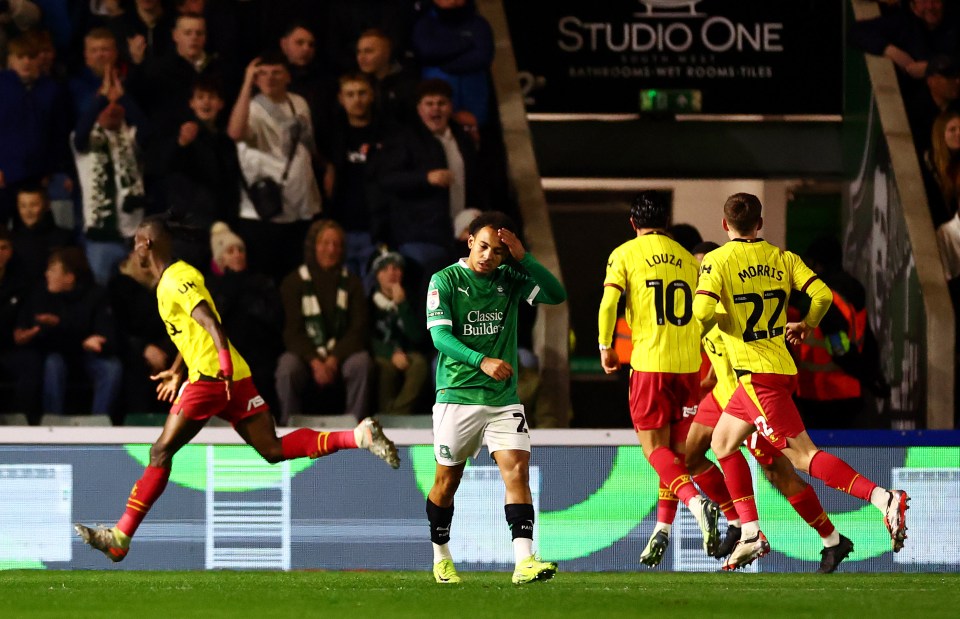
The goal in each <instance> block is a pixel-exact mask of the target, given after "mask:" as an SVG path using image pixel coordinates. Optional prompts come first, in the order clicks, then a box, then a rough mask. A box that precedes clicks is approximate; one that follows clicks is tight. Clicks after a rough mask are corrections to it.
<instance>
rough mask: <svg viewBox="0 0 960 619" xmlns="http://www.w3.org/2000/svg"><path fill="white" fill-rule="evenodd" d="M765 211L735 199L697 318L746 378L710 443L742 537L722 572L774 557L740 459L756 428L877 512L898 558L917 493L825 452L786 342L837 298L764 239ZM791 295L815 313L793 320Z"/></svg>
mask: <svg viewBox="0 0 960 619" xmlns="http://www.w3.org/2000/svg"><path fill="white" fill-rule="evenodd" d="M761 211H762V205H761V204H760V200H759V199H758V198H757V197H756V196H754V195H752V194H748V193H737V194H734V195H732V196H730V197H729V198H727V201H726V203H725V204H724V205H723V222H722V223H723V229H724V230H725V231H726V232H727V236H728V237H729V238H730V241H729V242H728V243H726V244H725V245H724V246H723V247H721V248H719V249H715V250H713V251H712V252H710V253H709V254H707V255H706V256H704V258H703V263H702V264H701V265H700V279H699V282H698V284H697V297H696V300H695V301H694V303H693V314H694V316H696V317H697V319H698V320H700V322H701V323H703V325H704V327H705V328H710V327H712V325H714V324H717V325H719V326H720V330H721V331H722V332H723V337H724V339H723V341H724V343H725V344H726V350H727V354H728V358H729V360H730V364H731V365H732V366H733V369H734V371H735V372H736V375H737V379H738V385H737V388H736V390H735V391H734V392H733V394H732V395H731V396H730V401H729V402H728V403H727V405H726V406H725V407H724V409H723V414H721V415H720V418H719V420H718V421H717V425H716V429H715V430H714V433H713V440H712V443H711V446H712V448H713V453H714V454H716V456H717V460H718V461H719V463H720V466H721V467H722V468H723V475H724V479H725V481H726V485H727V489H728V490H729V491H730V497H731V498H732V499H733V503H734V506H735V507H736V510H737V514H738V515H739V516H740V521H741V525H742V529H741V537H740V541H738V542H737V544H736V546H735V547H734V549H733V552H732V554H731V555H730V557H729V558H728V559H727V562H726V564H725V565H724V566H723V569H725V570H733V569H737V568H740V567H743V566H745V565H748V564H750V563H752V562H753V561H754V560H755V559H757V558H759V557H762V556H763V555H765V554H766V553H767V552H769V551H770V544H769V542H768V541H767V538H766V537H765V536H764V534H763V532H762V531H761V530H760V523H759V516H758V513H757V506H756V503H755V501H754V498H753V480H752V478H751V475H750V468H749V466H748V465H747V461H746V460H745V459H744V457H743V455H742V454H741V453H740V443H741V442H742V441H743V440H744V439H746V438H747V437H748V436H750V435H751V434H752V433H753V432H754V429H756V431H757V432H758V433H759V434H760V435H761V436H763V437H764V438H766V440H767V441H768V442H769V443H770V445H772V446H773V447H775V448H776V449H778V450H780V451H781V452H782V453H783V455H785V456H786V457H787V458H789V459H790V462H791V463H792V464H793V466H794V467H795V468H797V469H799V470H801V471H804V472H806V473H809V474H810V476H812V477H816V478H817V479H820V480H822V481H824V482H825V483H826V484H827V485H829V486H831V487H833V488H836V489H838V490H841V491H843V492H846V493H847V494H850V495H852V496H855V497H857V498H859V499H862V500H864V501H868V502H870V503H871V504H873V505H874V506H875V507H876V508H877V509H879V510H880V512H881V513H882V514H883V521H884V524H885V525H886V527H887V531H888V532H889V533H890V539H891V542H892V547H893V551H894V552H899V551H900V549H901V548H903V542H904V540H905V539H906V537H907V522H906V510H907V502H908V501H909V500H910V497H909V496H907V493H906V492H904V491H902V490H887V489H885V488H882V487H880V486H878V485H877V484H876V483H874V482H873V481H871V480H869V479H867V478H866V477H864V476H862V475H860V474H859V473H858V472H857V471H855V470H853V468H851V467H850V465H849V464H847V463H846V462H844V461H843V460H841V459H840V458H837V457H836V456H834V455H832V454H829V453H827V452H825V451H821V450H819V449H817V447H816V445H814V444H813V441H811V440H810V436H809V435H808V434H807V431H806V428H804V426H803V421H802V420H801V419H800V413H799V412H797V407H796V405H795V404H794V403H793V399H792V398H791V394H792V393H793V392H794V391H795V390H796V387H797V366H796V365H795V364H794V361H793V357H791V355H790V351H789V350H787V346H786V341H789V342H790V343H791V344H797V343H799V342H800V341H802V340H803V338H804V337H805V336H806V335H807V334H808V333H809V332H810V331H812V330H813V329H814V328H816V326H817V324H818V323H819V322H820V319H821V318H823V315H824V314H825V313H826V311H827V309H828V308H829V307H830V303H831V300H832V294H831V292H830V289H829V288H827V286H826V284H824V283H823V282H821V281H820V280H819V279H818V278H817V275H816V274H815V273H814V272H813V271H811V270H810V268H809V267H807V265H805V264H804V263H803V261H802V260H801V259H800V257H799V256H797V255H796V254H794V253H791V252H789V251H784V250H782V249H780V248H779V247H776V246H774V245H771V244H770V243H767V242H766V241H764V240H763V239H762V238H760V236H759V231H760V228H761V227H762V226H763V218H762V217H761ZM792 290H799V291H801V292H806V293H807V294H808V295H809V296H810V299H811V304H810V311H809V312H807V315H806V317H805V318H804V319H803V320H802V321H800V322H793V323H787V319H786V311H785V310H786V303H787V297H788V295H789V294H790V292H791V291H792ZM718 303H719V304H722V305H723V308H724V309H725V310H726V311H727V314H726V317H725V318H723V319H718V316H717V305H718ZM785 340H786V341H785Z"/></svg>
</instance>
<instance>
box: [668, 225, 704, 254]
mask: <svg viewBox="0 0 960 619" xmlns="http://www.w3.org/2000/svg"><path fill="white" fill-rule="evenodd" d="M667 234H669V235H670V238H672V239H673V240H674V241H676V242H677V243H680V247H682V248H684V249H685V250H687V251H688V252H690V253H693V248H694V247H696V246H697V245H699V244H700V243H702V242H703V237H702V236H700V231H699V230H697V228H696V227H695V226H692V225H690V224H673V225H672V226H668V227H667Z"/></svg>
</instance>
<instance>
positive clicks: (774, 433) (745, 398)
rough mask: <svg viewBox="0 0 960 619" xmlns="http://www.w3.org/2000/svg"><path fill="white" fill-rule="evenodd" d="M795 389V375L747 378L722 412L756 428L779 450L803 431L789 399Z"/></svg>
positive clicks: (795, 407) (743, 379) (745, 377)
mask: <svg viewBox="0 0 960 619" xmlns="http://www.w3.org/2000/svg"><path fill="white" fill-rule="evenodd" d="M796 388H797V376H796V374H793V375H786V374H747V375H746V376H743V377H742V378H740V384H739V385H738V386H737V390H736V391H734V392H733V397H731V398H730V403H729V404H727V408H726V409H724V412H725V413H728V414H730V415H733V416H734V417H736V418H737V419H740V420H742V421H745V422H747V423H749V424H751V425H754V426H756V428H757V433H758V434H760V436H762V437H765V438H766V440H767V441H768V442H769V443H770V445H772V446H773V447H776V448H777V449H778V450H779V449H783V448H784V447H786V446H787V439H788V438H794V437H796V436H798V435H799V434H800V433H801V432H804V431H806V428H804V427H803V421H802V420H801V419H800V412H799V411H797V406H796V404H794V403H793V398H792V397H791V394H792V393H793V392H794V391H795V390H796Z"/></svg>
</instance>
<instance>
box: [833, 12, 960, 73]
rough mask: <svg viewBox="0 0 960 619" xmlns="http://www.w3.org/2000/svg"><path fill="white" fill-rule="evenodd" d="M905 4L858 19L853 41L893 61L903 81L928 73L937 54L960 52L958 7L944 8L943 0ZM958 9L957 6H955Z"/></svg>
mask: <svg viewBox="0 0 960 619" xmlns="http://www.w3.org/2000/svg"><path fill="white" fill-rule="evenodd" d="M904 4H908V5H909V6H908V7H907V8H904V7H903V6H900V7H897V8H894V9H892V10H889V11H886V12H885V14H883V15H881V16H880V17H877V18H875V19H868V20H863V21H858V22H854V23H853V24H852V25H851V27H850V41H851V43H853V44H854V45H856V46H857V47H859V48H860V49H862V50H863V51H865V52H867V53H868V54H873V55H875V56H884V57H886V58H889V59H890V60H892V61H893V63H894V64H895V65H896V67H897V72H898V74H900V75H901V76H902V77H903V76H905V77H906V79H902V80H901V85H902V86H905V87H906V88H907V89H908V90H909V89H911V88H912V86H911V84H910V82H911V81H914V80H922V79H923V77H924V76H925V75H927V61H928V60H930V59H931V58H932V57H933V56H935V55H937V54H947V55H954V54H957V53H958V52H960V28H958V22H957V14H956V13H955V11H951V12H950V13H948V12H947V11H945V10H944V3H943V0H906V1H905V2H904ZM951 8H952V9H955V8H956V7H951Z"/></svg>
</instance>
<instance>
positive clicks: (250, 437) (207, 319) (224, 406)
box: [74, 216, 400, 562]
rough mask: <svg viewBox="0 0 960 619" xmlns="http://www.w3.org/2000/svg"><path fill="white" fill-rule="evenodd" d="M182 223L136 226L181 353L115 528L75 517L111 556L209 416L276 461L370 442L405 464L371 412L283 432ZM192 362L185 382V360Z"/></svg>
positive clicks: (162, 379)
mask: <svg viewBox="0 0 960 619" xmlns="http://www.w3.org/2000/svg"><path fill="white" fill-rule="evenodd" d="M177 227H178V224H177V222H175V221H173V220H171V219H170V217H169V216H153V217H148V218H147V219H145V220H144V221H143V223H141V224H140V226H139V227H138V228H137V232H136V235H135V236H134V251H135V252H136V254H137V257H138V258H139V260H140V265H141V266H142V267H143V268H145V269H148V270H149V271H150V273H151V274H152V275H153V276H154V278H155V281H156V282H157V305H158V307H159V310H160V317H161V318H162V319H163V321H164V322H165V323H166V325H167V332H168V333H169V335H170V339H171V340H173V343H174V344H175V345H176V346H177V349H178V350H179V354H178V355H177V358H176V360H175V361H174V362H173V365H172V366H171V368H170V369H168V370H164V371H162V372H160V373H159V374H157V375H156V376H151V378H152V379H154V380H157V381H159V383H160V384H159V385H158V386H157V394H158V399H160V400H164V401H172V402H173V406H172V407H171V409H170V416H169V417H167V422H166V424H165V425H164V428H163V431H162V432H161V433H160V438H158V439H157V442H156V443H154V444H153V446H152V447H151V448H150V464H149V466H147V467H146V470H145V471H144V473H143V477H141V478H140V479H139V480H138V481H137V483H135V484H134V485H133V490H132V491H131V492H130V497H129V498H128V499H127V508H126V511H125V512H124V513H123V516H122V517H121V518H120V520H119V521H118V522H117V524H116V526H114V527H110V528H107V527H96V528H91V527H87V526H85V525H82V524H76V525H75V526H74V528H75V529H76V531H77V534H78V535H80V537H81V538H83V541H84V542H86V543H87V544H89V545H90V546H91V547H93V548H95V549H96V550H99V551H101V552H103V553H104V554H105V555H106V556H107V557H108V558H109V559H110V560H111V561H114V562H116V561H122V560H123V558H124V557H126V556H127V553H128V551H129V548H130V539H131V538H132V537H133V534H134V533H135V532H136V530H137V527H139V526H140V523H141V522H142V521H143V519H144V518H145V517H146V515H147V512H148V511H149V510H150V507H151V506H152V505H153V503H154V502H155V501H156V500H157V499H158V498H159V497H160V495H161V494H162V493H163V490H164V488H165V487H166V485H167V480H168V479H169V477H170V467H171V465H172V463H173V456H174V455H175V454H176V453H177V451H179V450H180V448H181V447H183V446H184V445H186V444H187V443H188V442H190V440H191V439H192V438H193V437H194V436H196V435H197V433H198V432H199V431H200V430H201V429H202V428H203V427H204V426H205V425H206V423H207V421H208V420H209V419H210V418H211V417H221V418H223V419H226V420H227V421H229V422H230V423H231V424H232V425H233V427H234V429H235V430H236V431H237V433H238V434H240V436H241V437H243V440H244V441H246V442H247V443H248V444H249V445H251V446H252V447H253V448H254V449H256V450H257V452H258V453H259V454H260V455H261V456H263V458H264V459H265V460H266V461H267V462H270V463H272V464H275V463H277V462H282V461H284V460H290V459H293V458H301V457H310V458H319V457H321V456H326V455H328V454H331V453H334V452H336V451H338V450H340V449H357V448H360V449H367V450H369V451H370V452H371V453H373V454H374V455H376V456H377V457H379V458H381V459H382V460H384V461H386V462H387V463H388V464H389V465H390V466H392V467H393V468H398V467H399V466H400V459H399V457H398V456H397V448H396V446H394V444H393V442H391V441H390V440H389V439H388V438H387V437H386V436H384V434H383V431H382V430H381V428H380V425H379V424H378V423H377V422H376V421H375V420H373V419H370V418H367V419H364V420H363V421H361V422H360V424H359V425H358V426H357V427H356V428H355V429H353V430H347V431H343V432H316V431H314V430H309V429H306V428H301V429H299V430H295V431H293V432H291V433H289V434H286V435H284V436H283V437H282V438H278V437H277V433H276V428H275V427H274V423H273V417H272V416H271V415H270V411H269V410H268V409H267V405H266V403H265V402H264V401H263V398H261V397H260V394H259V393H257V389H256V387H255V386H254V384H253V379H252V378H251V376H250V368H249V367H248V366H247V363H246V361H244V360H243V357H241V356H240V354H239V353H237V351H236V349H234V348H233V346H232V345H231V344H230V341H229V340H228V339H227V336H226V334H225V333H224V331H223V327H222V325H221V324H220V316H219V314H218V313H217V308H216V307H215V306H214V303H213V299H212V298H211V297H210V293H209V292H208V291H207V289H206V287H205V286H204V283H203V275H201V274H200V272H199V271H197V270H196V269H195V268H194V267H192V266H190V265H189V264H187V263H186V262H183V261H174V260H173V258H172V256H173V249H172V245H173V234H172V231H173V230H174V229H176V228H177ZM184 363H186V367H187V368H189V377H188V381H187V382H186V383H184V384H183V385H182V386H181V383H182V381H183V374H182V369H183V364H184Z"/></svg>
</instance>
